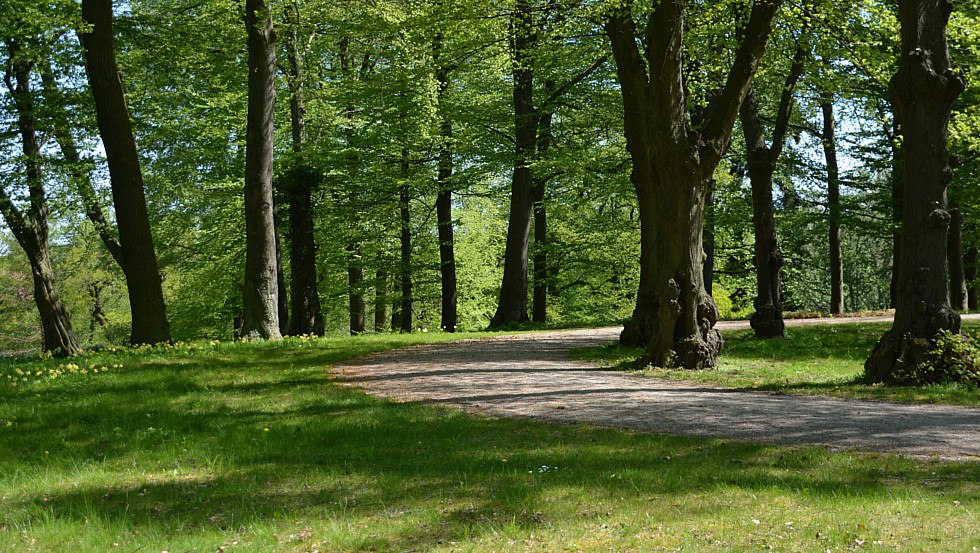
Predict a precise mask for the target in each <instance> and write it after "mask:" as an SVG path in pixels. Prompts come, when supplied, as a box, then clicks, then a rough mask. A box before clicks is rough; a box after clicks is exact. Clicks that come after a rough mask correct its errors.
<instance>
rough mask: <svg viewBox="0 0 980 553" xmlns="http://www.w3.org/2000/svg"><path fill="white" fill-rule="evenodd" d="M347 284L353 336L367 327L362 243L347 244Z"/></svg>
mask: <svg viewBox="0 0 980 553" xmlns="http://www.w3.org/2000/svg"><path fill="white" fill-rule="evenodd" d="M347 256H348V263H347V285H348V286H349V290H348V293H347V294H348V295H347V299H348V307H349V308H350V333H351V335H352V336H356V335H358V334H361V333H363V332H364V331H365V330H366V329H367V320H366V317H367V315H366V311H367V301H365V299H364V264H363V260H362V259H361V244H360V243H359V242H352V243H350V244H348V245H347Z"/></svg>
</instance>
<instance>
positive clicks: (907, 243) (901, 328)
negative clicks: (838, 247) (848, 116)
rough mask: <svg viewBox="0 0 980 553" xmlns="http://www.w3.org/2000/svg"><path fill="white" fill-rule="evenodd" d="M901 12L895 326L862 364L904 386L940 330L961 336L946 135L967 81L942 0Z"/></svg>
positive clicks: (902, 6)
mask: <svg viewBox="0 0 980 553" xmlns="http://www.w3.org/2000/svg"><path fill="white" fill-rule="evenodd" d="M898 10H899V17H898V19H899V22H900V24H901V36H902V44H901V52H902V54H901V56H900V58H899V66H898V72H897V73H896V74H895V76H894V77H893V78H892V80H891V82H890V89H891V95H892V99H893V105H894V106H895V109H896V111H897V114H896V115H897V120H898V121H900V122H901V125H902V136H903V138H904V139H903V141H902V149H903V152H902V157H903V159H905V160H906V161H908V163H904V164H903V167H902V169H903V171H902V173H903V179H902V181H903V183H904V185H905V197H904V201H903V210H902V229H903V232H902V254H901V267H900V268H899V278H900V282H899V286H898V306H897V308H896V309H895V321H894V324H893V325H892V328H891V330H889V331H888V332H886V333H885V334H884V336H882V338H881V340H880V341H879V342H878V345H877V346H875V349H874V351H873V352H872V354H871V357H869V358H868V360H867V362H866V363H865V365H864V371H865V376H866V377H867V379H868V380H870V381H874V382H896V381H898V380H900V373H901V372H904V371H903V370H902V369H912V370H914V369H915V368H916V367H917V366H918V365H919V364H920V362H921V361H922V359H923V355H924V354H925V352H926V351H928V349H929V348H930V343H931V341H932V340H933V339H934V338H935V336H936V335H937V334H938V333H939V331H940V330H949V331H951V332H954V333H958V332H959V331H960V316H959V315H958V314H957V313H956V312H955V311H953V309H952V308H951V307H950V305H949V289H948V283H949V281H948V279H947V275H946V243H947V232H948V228H949V220H950V215H949V212H948V211H947V210H946V187H947V185H948V184H949V182H950V180H951V179H952V171H951V170H950V167H949V156H948V152H947V148H946V141H947V129H948V125H949V117H950V112H951V111H952V107H953V103H954V102H955V101H956V98H957V97H958V96H959V95H960V94H961V93H962V92H963V90H964V89H965V87H966V83H965V80H964V79H963V77H962V76H961V75H958V74H956V73H954V72H953V70H952V69H949V68H950V67H952V63H951V61H950V59H949V49H948V47H947V43H946V24H947V22H948V21H949V16H950V12H951V11H952V5H951V4H950V3H949V2H948V1H945V0H899V2H898ZM937 71H938V72H937ZM913 160H914V161H915V162H914V163H911V161H913ZM896 370H899V371H900V373H899V374H896Z"/></svg>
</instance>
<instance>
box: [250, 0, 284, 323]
mask: <svg viewBox="0 0 980 553" xmlns="http://www.w3.org/2000/svg"><path fill="white" fill-rule="evenodd" d="M245 28H246V30H247V32H248V120H247V135H246V144H245V289H244V318H243V320H242V335H243V336H244V337H246V338H263V339H266V340H275V339H279V338H281V337H282V334H281V332H280V330H279V284H278V272H277V270H276V268H277V265H276V256H277V249H276V226H275V217H274V208H273V200H272V156H273V146H274V135H273V125H274V122H275V102H276V89H275V75H276V50H275V41H276V31H275V29H274V28H273V26H272V17H271V14H270V12H269V8H268V6H267V5H266V3H265V1H264V0H246V2H245Z"/></svg>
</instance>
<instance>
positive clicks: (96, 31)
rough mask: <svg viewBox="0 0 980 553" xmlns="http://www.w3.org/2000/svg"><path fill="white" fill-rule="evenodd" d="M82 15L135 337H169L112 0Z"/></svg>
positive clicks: (93, 3) (90, 0) (96, 2)
mask: <svg viewBox="0 0 980 553" xmlns="http://www.w3.org/2000/svg"><path fill="white" fill-rule="evenodd" d="M82 18H83V19H84V21H85V22H86V23H87V24H88V25H90V26H91V27H90V30H89V32H86V33H80V34H79V38H80V40H81V42H82V46H83V47H84V50H85V71H86V73H87V74H88V81H89V86H90V87H91V89H92V97H93V99H94V100H95V114H96V119H97V121H98V125H99V134H100V135H101V136H102V144H103V146H104V148H105V154H106V161H107V162H108V164H109V180H110V184H111V187H112V201H113V204H114V205H115V212H116V225H117V226H118V227H119V243H120V245H121V247H122V257H123V259H124V260H125V263H124V264H123V266H122V269H123V272H124V273H125V275H126V286H127V289H128V291H129V307H130V310H131V312H132V316H133V330H132V334H131V336H130V342H131V343H133V344H153V343H159V342H169V341H170V324H169V322H168V321H167V309H166V305H165V304H164V301H163V286H162V281H161V278H160V269H159V267H158V266H157V258H156V252H155V251H154V246H153V235H152V233H151V230H150V219H149V215H148V214H147V210H146V196H145V192H144V190H143V173H142V170H141V168H140V161H139V155H138V153H137V150H136V140H135V138H134V137H133V129H132V124H131V122H130V120H129V110H128V108H127V107H126V97H125V95H124V93H123V85H122V80H121V78H120V75H121V73H120V71H119V66H118V65H117V63H116V53H115V45H114V39H113V34H112V0H82Z"/></svg>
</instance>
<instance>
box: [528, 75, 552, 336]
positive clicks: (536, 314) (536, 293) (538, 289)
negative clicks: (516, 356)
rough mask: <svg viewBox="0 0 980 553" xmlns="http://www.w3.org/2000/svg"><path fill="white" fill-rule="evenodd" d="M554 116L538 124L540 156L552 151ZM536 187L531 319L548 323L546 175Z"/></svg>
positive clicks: (533, 195)
mask: <svg viewBox="0 0 980 553" xmlns="http://www.w3.org/2000/svg"><path fill="white" fill-rule="evenodd" d="M553 88H554V84H553V83H549V85H546V86H545V89H546V90H550V89H553ZM552 118H553V114H552V113H550V112H547V113H543V114H542V115H541V116H540V118H539V122H538V139H537V145H536V147H535V149H536V150H537V153H538V155H539V156H540V155H544V154H545V153H547V152H548V150H549V149H550V148H551V141H552V135H551V120H552ZM533 181H534V186H533V187H531V205H532V206H533V214H534V289H533V291H532V296H533V301H532V303H531V320H532V321H534V322H536V323H544V322H547V320H548V211H547V207H546V206H545V203H544V194H545V189H546V188H547V186H548V179H547V178H546V177H544V176H542V175H534V177H533Z"/></svg>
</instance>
